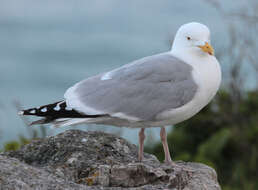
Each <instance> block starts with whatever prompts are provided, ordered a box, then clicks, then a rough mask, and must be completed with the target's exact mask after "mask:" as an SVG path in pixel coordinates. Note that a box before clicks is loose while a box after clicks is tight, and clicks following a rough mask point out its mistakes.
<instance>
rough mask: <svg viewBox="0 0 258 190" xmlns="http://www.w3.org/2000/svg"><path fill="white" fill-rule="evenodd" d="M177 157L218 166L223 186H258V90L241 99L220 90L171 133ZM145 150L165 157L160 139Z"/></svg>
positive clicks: (229, 189)
mask: <svg viewBox="0 0 258 190" xmlns="http://www.w3.org/2000/svg"><path fill="white" fill-rule="evenodd" d="M168 143H169V148H170V150H171V151H172V153H171V154H172V158H174V160H184V161H194V162H201V163H204V164H207V165H210V166H211V167H213V168H215V170H216V171H217V174H218V179H219V182H220V184H221V185H222V187H223V189H224V190H243V189H258V180H257V179H258V91H252V92H248V93H246V95H244V96H243V98H241V99H238V100H236V99H234V96H233V95H231V94H230V93H227V92H220V93H219V94H218V95H217V98H216V99H215V101H213V102H212V103H211V104H210V105H209V106H208V107H206V108H204V109H203V110H202V111H201V112H200V113H199V114H197V115H196V116H195V117H193V118H192V119H190V120H188V121H185V122H183V123H181V124H178V125H176V126H175V127H174V128H173V129H172V130H171V131H170V132H169V134H168ZM146 151H147V152H149V153H153V154H155V155H156V156H157V157H158V158H159V159H160V160H163V159H164V154H163V152H162V151H163V149H162V145H161V144H160V143H157V144H155V145H154V146H151V147H146Z"/></svg>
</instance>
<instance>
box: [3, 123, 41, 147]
mask: <svg viewBox="0 0 258 190" xmlns="http://www.w3.org/2000/svg"><path fill="white" fill-rule="evenodd" d="M25 124H26V123H25ZM26 126H27V129H28V133H29V134H30V137H29V138H27V137H25V136H23V135H19V138H18V140H12V141H8V142H6V143H4V145H3V149H2V150H1V149H0V152H5V151H13V150H18V149H19V148H21V146H23V145H25V144H28V143H30V142H31V140H33V139H38V138H44V137H46V128H45V127H44V126H39V129H40V130H39V131H38V130H37V129H34V128H31V127H30V126H29V125H27V124H26Z"/></svg>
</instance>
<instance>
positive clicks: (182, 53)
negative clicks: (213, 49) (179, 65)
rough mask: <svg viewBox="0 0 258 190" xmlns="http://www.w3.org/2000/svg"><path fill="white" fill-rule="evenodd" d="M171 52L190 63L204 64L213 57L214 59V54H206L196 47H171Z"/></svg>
mask: <svg viewBox="0 0 258 190" xmlns="http://www.w3.org/2000/svg"><path fill="white" fill-rule="evenodd" d="M170 53H171V54H172V55H173V56H175V57H177V58H178V59H180V60H182V61H184V62H186V63H188V64H190V65H195V64H198V65H202V64H205V63H207V62H209V61H211V59H214V56H210V55H206V54H205V53H203V52H201V51H197V50H196V49H194V48H173V47H172V48H171V51H170Z"/></svg>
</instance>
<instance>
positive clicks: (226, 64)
mask: <svg viewBox="0 0 258 190" xmlns="http://www.w3.org/2000/svg"><path fill="white" fill-rule="evenodd" d="M191 21H198V22H201V23H204V24H206V25H207V26H208V27H209V28H210V30H211V35H212V45H213V46H214V48H215V53H216V57H217V58H218V59H219V61H220V63H221V66H222V70H223V84H222V86H221V90H220V92H219V93H218V95H217V96H216V98H215V99H214V100H213V101H212V103H211V104H209V106H208V107H206V108H205V109H203V110H202V111H201V112H200V113H199V114H198V115H196V116H195V117H193V118H192V119H190V120H188V121H186V122H183V123H181V124H179V125H176V126H172V127H168V131H170V132H169V136H168V140H169V146H170V149H171V150H172V153H171V154H172V158H174V160H184V161H197V162H202V163H205V164H208V165H210V166H212V167H213V168H215V169H216V171H217V173H218V179H219V182H220V184H221V185H222V187H223V189H225V190H233V189H234V190H240V189H241V190H243V189H248V190H249V189H258V180H257V179H258V75H257V74H258V73H257V72H258V51H257V50H258V37H257V34H258V2H257V1H256V0H239V1H234V0H227V1H217V0H206V1H205V0H195V1H189V0H180V1H171V0H163V1H156V0H148V1H147V0H145V1H137V0H130V1H119V0H110V1H94V0H74V1H67V0H54V1H53V0H44V1H36V0H12V1H9V0H0V149H1V150H2V151H8V150H14V149H17V148H19V147H20V146H21V145H22V144H25V143H28V142H29V141H30V139H33V138H41V137H45V136H49V135H55V134H57V133H60V132H62V131H63V130H66V129H70V128H71V127H69V128H68V127H66V128H62V129H51V128H49V127H42V126H39V127H33V128H32V127H28V126H27V125H28V123H29V122H30V118H29V119H28V118H21V117H18V116H17V110H18V109H20V108H30V107H35V106H39V105H42V104H48V103H52V102H55V101H58V100H60V99H62V98H63V94H64V92H65V90H66V89H67V88H69V87H70V86H71V85H73V84H74V83H76V82H78V81H79V80H82V79H83V78H85V77H89V76H92V75H94V74H97V73H100V72H105V71H108V70H111V69H113V68H116V67H118V66H121V65H124V64H126V63H128V62H131V61H133V60H135V59H139V58H142V57H144V56H148V55H152V54H156V53H160V52H164V51H168V50H169V49H170V46H171V43H172V41H173V37H174V34H175V32H176V31H177V29H178V27H180V26H181V25H182V24H184V23H187V22H191ZM76 128H79V129H82V130H103V131H107V132H112V133H116V134H119V135H121V136H123V137H125V138H126V139H128V140H129V141H130V142H132V143H135V144H137V143H138V142H137V139H138V135H137V133H138V130H135V129H126V128H124V129H120V128H115V127H106V126H85V125H84V126H79V127H76ZM147 136H148V138H147V141H148V142H146V145H147V146H146V151H148V152H150V153H154V154H155V155H156V156H157V157H158V158H159V159H160V160H163V152H162V146H161V144H160V141H159V129H158V128H154V129H148V130H147Z"/></svg>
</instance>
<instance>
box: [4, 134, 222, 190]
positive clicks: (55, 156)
mask: <svg viewBox="0 0 258 190" xmlns="http://www.w3.org/2000/svg"><path fill="white" fill-rule="evenodd" d="M137 151H138V149H137V147H136V146H135V145H132V144H130V143H129V142H127V141H126V140H125V139H122V138H120V137H116V136H115V135H111V134H106V133H103V132H84V131H79V130H68V131H66V132H64V133H61V134H59V135H57V136H53V137H48V138H45V139H38V140H33V141H32V142H31V143H30V144H28V145H25V146H23V147H22V148H21V149H20V150H18V151H13V152H6V153H2V154H0V189H1V190H2V189H4V190H6V189H7V190H8V189H26V190H27V189H39V190H40V189H42V190H45V189H51V190H52V189H53V190H54V189H69V190H73V189H74V190H80V189H85V190H95V189H103V190H122V189H130V190H154V189H155V190H157V189H162V190H164V189H174V190H220V186H219V184H218V182H217V176H216V172H215V171H214V170H213V169H212V168H210V167H208V166H206V165H203V164H199V163H190V162H181V161H180V162H176V164H177V166H176V167H174V166H173V167H172V166H170V165H166V164H162V163H160V162H159V161H158V160H157V158H156V157H155V156H153V155H150V154H146V153H145V155H144V156H145V159H144V161H143V162H138V161H137Z"/></svg>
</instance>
